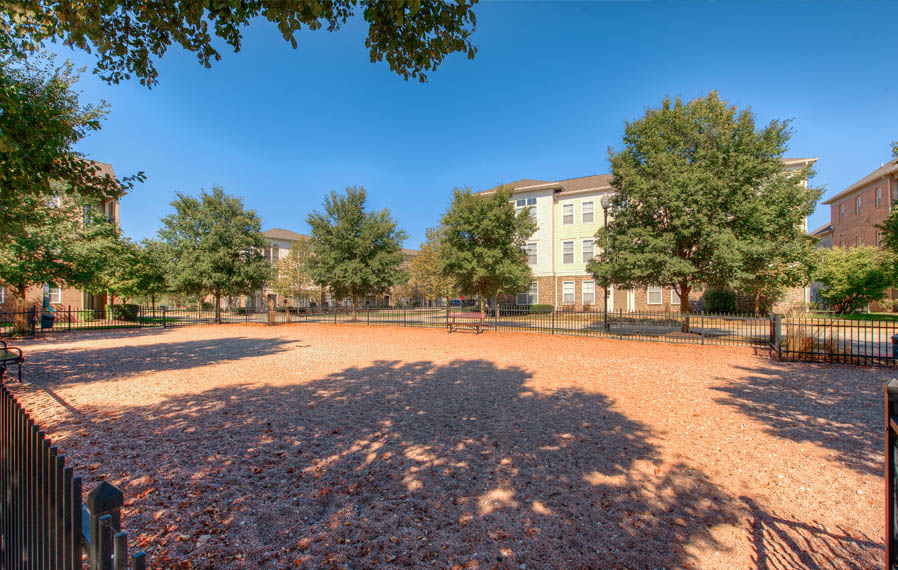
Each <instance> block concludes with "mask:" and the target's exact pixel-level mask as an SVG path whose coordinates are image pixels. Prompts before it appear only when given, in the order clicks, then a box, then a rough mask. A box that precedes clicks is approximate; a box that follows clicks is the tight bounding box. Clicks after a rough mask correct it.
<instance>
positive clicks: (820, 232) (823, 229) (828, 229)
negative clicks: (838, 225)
mask: <svg viewBox="0 0 898 570" xmlns="http://www.w3.org/2000/svg"><path fill="white" fill-rule="evenodd" d="M832 231H833V225H832V224H831V223H829V222H826V223H825V224H823V225H822V226H820V227H819V228H817V229H816V230H814V231H812V232H808V235H809V236H813V237H821V236H825V235H826V234H831V233H832Z"/></svg>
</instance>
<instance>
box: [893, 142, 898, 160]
mask: <svg viewBox="0 0 898 570" xmlns="http://www.w3.org/2000/svg"><path fill="white" fill-rule="evenodd" d="M892 156H894V157H896V158H898V141H892Z"/></svg>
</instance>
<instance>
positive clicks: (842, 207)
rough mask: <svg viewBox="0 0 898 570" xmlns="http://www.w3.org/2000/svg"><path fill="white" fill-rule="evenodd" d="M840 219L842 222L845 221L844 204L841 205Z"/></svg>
mask: <svg viewBox="0 0 898 570" xmlns="http://www.w3.org/2000/svg"><path fill="white" fill-rule="evenodd" d="M839 219H840V220H844V219H845V204H844V203H842V204H839Z"/></svg>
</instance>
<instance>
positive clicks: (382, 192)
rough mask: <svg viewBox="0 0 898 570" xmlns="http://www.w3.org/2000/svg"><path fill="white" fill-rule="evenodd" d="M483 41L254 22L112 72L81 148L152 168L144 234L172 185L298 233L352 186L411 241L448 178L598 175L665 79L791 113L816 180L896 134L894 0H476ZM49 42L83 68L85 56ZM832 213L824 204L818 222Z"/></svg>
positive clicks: (122, 170) (136, 208)
mask: <svg viewBox="0 0 898 570" xmlns="http://www.w3.org/2000/svg"><path fill="white" fill-rule="evenodd" d="M476 13H477V18H478V27H477V32H476V34H475V42H476V43H477V44H478V46H479V52H478V54H477V57H476V58H475V59H474V60H473V61H469V60H468V59H466V58H465V57H464V56H462V55H454V56H451V57H449V58H448V59H447V60H446V61H445V62H444V63H443V65H442V66H441V67H440V68H439V69H438V70H437V71H436V72H433V73H432V74H431V75H430V80H429V82H428V83H426V84H421V83H418V82H417V81H414V80H413V81H409V82H406V81H404V80H403V79H401V78H400V77H398V76H396V75H394V74H393V73H392V72H390V70H389V68H388V66H387V64H386V63H377V64H372V63H370V62H369V59H368V53H367V51H366V49H365V47H364V34H365V27H364V26H363V22H361V21H353V22H351V23H350V24H348V25H347V26H345V27H344V29H343V30H342V31H340V32H336V33H327V32H325V31H317V32H303V33H300V34H299V35H298V40H299V48H298V49H297V50H293V49H291V48H290V46H289V44H287V43H286V42H284V41H283V40H282V39H281V38H280V36H279V35H278V33H277V30H276V29H275V27H274V26H273V25H270V24H268V23H267V22H264V21H259V22H257V23H255V24H253V25H252V26H251V27H250V28H248V29H247V30H246V33H245V42H244V48H243V50H242V51H241V52H240V53H236V54H235V53H232V52H229V51H224V52H223V58H222V61H220V62H217V63H216V64H213V67H212V69H205V68H203V67H201V66H200V65H199V64H197V63H196V60H195V58H194V56H193V55H192V54H189V53H186V52H184V51H183V50H181V49H180V48H178V47H172V48H171V50H170V51H169V53H168V54H167V55H166V56H165V57H164V58H163V59H162V60H161V61H160V62H159V65H158V67H159V71H160V80H159V85H158V86H157V87H156V88H154V89H152V90H147V89H146V88H145V87H142V86H140V85H139V84H138V83H137V82H136V81H131V82H126V83H123V84H120V85H116V86H110V85H107V84H105V83H102V82H101V81H99V80H98V79H97V78H96V77H95V76H93V75H91V74H90V73H89V72H88V73H86V74H85V75H84V76H83V79H82V82H81V84H80V88H81V89H82V90H83V97H84V101H91V102H96V101H98V100H99V99H101V98H102V99H105V100H106V101H108V102H109V103H110V105H111V113H110V115H109V117H108V119H107V120H106V121H105V123H104V126H103V130H102V131H100V132H99V133H95V134H92V135H91V136H90V137H89V138H88V139H85V140H84V141H83V142H82V143H81V144H80V146H79V150H81V151H82V152H85V153H87V154H88V155H89V156H90V157H91V158H94V159H96V160H101V161H104V162H110V163H112V164H113V165H114V166H115V169H116V171H117V173H118V174H119V175H120V176H121V175H127V174H131V173H134V172H136V171H138V170H144V171H145V172H146V174H147V177H148V179H147V181H146V182H145V183H144V184H142V185H139V186H138V187H137V188H136V189H135V190H134V191H133V192H131V193H130V194H129V195H127V196H126V197H125V198H123V200H122V208H121V211H122V227H123V228H124V231H125V234H126V235H128V236H130V237H132V238H136V239H141V238H144V237H150V236H154V235H155V232H156V230H157V229H158V227H159V220H160V218H161V217H163V216H165V215H167V214H168V213H169V212H170V210H171V208H170V206H169V203H170V202H171V200H172V199H173V198H174V193H175V191H181V192H186V193H197V192H199V190H200V189H201V188H207V189H208V188H210V187H211V186H212V185H213V184H218V185H221V186H222V187H224V189H225V190H226V191H227V192H229V193H232V194H237V195H239V196H241V197H242V198H243V199H244V201H245V203H246V204H247V206H248V207H250V208H253V209H255V210H256V211H257V212H258V213H259V215H260V216H261V217H262V223H263V227H264V228H265V229H268V228H272V227H282V228H288V229H292V230H295V231H298V232H301V233H304V232H306V231H307V226H306V224H305V218H306V215H307V214H308V213H309V212H310V211H311V210H313V209H316V208H319V207H320V204H321V199H322V196H323V195H324V194H325V193H326V192H328V191H330V190H342V189H343V188H345V187H347V186H350V185H361V186H364V187H365V188H366V189H367V190H368V194H369V205H370V206H371V207H373V208H378V209H379V208H389V209H390V210H391V211H392V213H393V215H394V217H395V218H396V219H397V220H398V221H399V224H400V226H401V227H402V228H404V229H405V230H406V231H407V232H408V234H409V239H408V241H407V242H406V245H407V246H408V247H417V245H418V244H419V243H420V242H421V241H422V240H423V239H424V229H425V228H426V227H428V226H432V225H435V224H436V223H437V221H438V220H439V218H440V216H441V215H442V213H443V212H444V211H445V209H446V207H447V205H448V203H449V200H450V197H451V191H452V189H453V188H455V187H462V186H470V187H471V188H473V189H475V190H476V189H483V188H487V187H490V186H493V185H495V184H497V183H500V182H510V181H513V180H516V179H518V178H537V179H543V180H557V179H562V178H572V177H577V176H586V175H590V174H597V173H604V172H608V171H609V167H608V160H607V148H608V147H609V146H612V147H615V148H619V147H620V140H621V135H622V133H623V128H624V122H625V121H626V120H632V119H635V118H638V117H639V116H641V115H642V114H643V113H644V112H645V110H646V109H647V108H648V107H653V106H657V105H658V104H659V102H660V101H661V100H662V98H663V97H664V96H665V95H672V96H681V97H683V98H692V97H695V96H698V95H702V94H705V93H707V92H708V91H709V90H711V89H717V90H718V91H719V92H720V94H721V96H722V97H723V98H724V99H726V100H728V101H729V102H730V103H731V104H735V105H737V106H739V107H745V106H750V107H751V108H752V110H753V111H754V113H755V114H756V115H757V120H758V122H759V123H766V122H768V121H770V120H771V119H776V118H790V119H793V128H794V129H795V135H794V137H793V138H792V141H791V143H790V151H789V153H788V155H789V156H795V157H807V156H816V157H819V158H820V161H819V162H818V164H817V171H818V174H817V177H816V178H815V179H814V180H813V181H812V183H814V184H815V185H819V186H825V187H826V196H830V195H833V194H834V193H836V192H838V191H840V190H841V189H843V188H844V187H845V186H847V185H848V184H850V183H852V182H853V181H855V180H857V179H858V178H861V177H862V176H864V175H865V174H867V173H868V172H870V171H871V170H873V169H875V168H877V167H878V166H879V165H880V164H881V163H882V162H884V161H886V160H887V159H888V158H889V143H890V141H892V140H895V139H898V97H896V93H898V83H896V81H898V73H896V72H898V52H896V46H898V44H896V42H895V41H894V32H893V30H891V28H890V27H889V26H890V25H891V24H890V22H891V23H893V22H895V21H898V3H896V2H851V3H849V2H833V3H827V2H761V3H754V2H744V3H743V2H553V3H550V2H545V3H543V2H487V3H485V4H481V5H480V6H479V7H478V8H477V12H476ZM58 51H59V55H60V56H63V57H71V58H72V59H73V60H74V61H76V62H78V63H81V64H84V65H92V64H93V59H92V57H91V56H89V55H85V54H83V53H80V52H71V51H69V50H67V49H65V48H60V49H59V50H58ZM828 219H829V211H828V208H825V207H818V209H817V212H816V213H815V214H814V215H813V216H812V217H811V219H810V221H809V224H810V226H811V227H812V228H813V227H816V226H818V225H820V224H822V223H825V222H827V221H828Z"/></svg>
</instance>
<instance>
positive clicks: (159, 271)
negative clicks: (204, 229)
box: [121, 239, 168, 317]
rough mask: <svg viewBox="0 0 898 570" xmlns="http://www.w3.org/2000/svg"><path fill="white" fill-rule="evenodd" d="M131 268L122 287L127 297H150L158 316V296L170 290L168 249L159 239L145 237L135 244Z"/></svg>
mask: <svg viewBox="0 0 898 570" xmlns="http://www.w3.org/2000/svg"><path fill="white" fill-rule="evenodd" d="M133 254H134V255H133V256H132V257H131V266H130V268H129V276H130V278H129V280H128V281H127V282H126V283H125V287H123V288H122V289H121V294H122V295H123V296H125V297H129V298H135V297H141V298H143V299H149V301H150V304H151V307H152V311H153V316H154V317H155V316H156V296H157V295H159V294H161V293H165V292H167V291H168V284H167V282H166V278H165V271H166V262H167V259H168V249H167V247H166V246H165V244H164V243H162V242H160V241H158V240H152V239H145V240H143V241H142V242H140V244H135V247H134V250H133Z"/></svg>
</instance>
